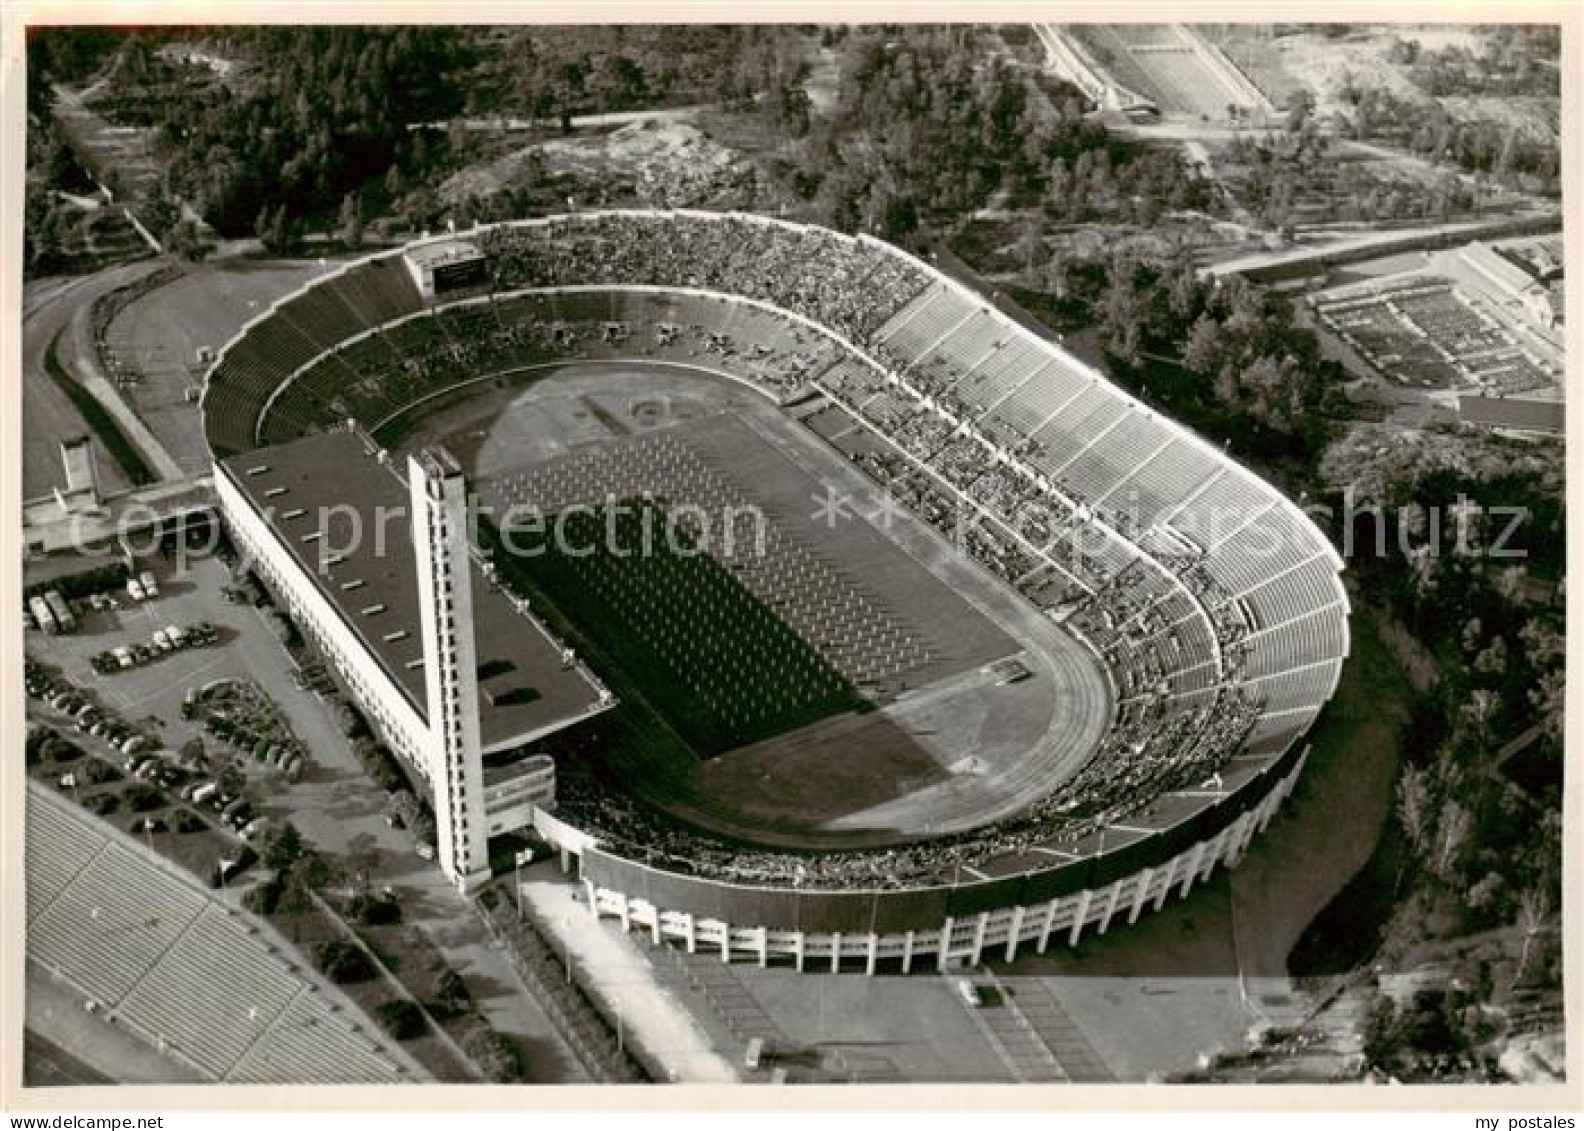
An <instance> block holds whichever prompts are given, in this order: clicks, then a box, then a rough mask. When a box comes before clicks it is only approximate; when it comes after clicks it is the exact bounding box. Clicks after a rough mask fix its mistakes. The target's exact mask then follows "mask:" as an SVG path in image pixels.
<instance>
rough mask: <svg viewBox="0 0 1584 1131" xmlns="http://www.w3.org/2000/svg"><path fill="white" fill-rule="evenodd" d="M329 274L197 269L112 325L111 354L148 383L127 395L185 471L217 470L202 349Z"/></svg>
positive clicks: (303, 268) (215, 346)
mask: <svg viewBox="0 0 1584 1131" xmlns="http://www.w3.org/2000/svg"><path fill="white" fill-rule="evenodd" d="M322 272H323V268H322V267H321V266H320V265H319V264H317V263H314V262H310V261H280V262H268V263H253V262H228V263H223V264H207V265H204V264H192V265H188V266H187V267H186V268H185V269H184V271H183V273H182V274H181V275H180V276H179V277H177V278H176V279H175V280H173V281H172V282H170V283H167V284H166V285H165V286H163V287H159V288H156V289H155V290H153V291H151V292H150V293H148V294H147V295H144V296H143V297H141V298H139V299H137V300H136V301H134V302H132V303H131V304H129V305H128V306H126V307H125V308H124V309H123V310H122V311H121V312H120V313H119V314H117V315H116V317H115V318H114V319H113V320H112V321H111V323H110V325H109V327H108V329H107V330H106V333H105V338H106V350H107V352H108V353H109V354H110V355H111V356H112V357H114V358H116V359H117V360H119V361H120V363H121V364H122V366H123V367H124V368H125V370H126V371H128V372H131V373H135V374H138V375H139V377H140V379H139V380H137V381H136V382H135V383H134V384H132V385H130V386H129V387H128V388H127V390H126V392H125V394H124V395H125V396H126V398H127V400H128V401H129V402H130V403H131V405H132V407H133V408H134V409H135V410H136V411H137V414H138V416H139V417H141V418H142V420H143V422H144V423H145V424H147V425H148V427H149V430H150V431H151V432H153V433H154V435H155V436H156V437H157V438H158V439H159V441H160V443H161V444H162V445H164V447H165V450H166V451H168V452H169V453H170V454H171V457H172V458H173V459H175V460H176V462H177V463H178V464H180V465H181V468H182V470H183V471H186V472H188V473H190V474H199V473H202V472H204V471H206V470H207V469H208V466H209V450H208V447H207V446H206V445H205V444H204V439H203V422H202V419H201V417H200V415H199V411H198V402H197V398H196V392H197V390H198V388H199V387H200V386H201V383H202V378H203V370H204V368H205V367H204V366H203V365H202V364H201V363H200V362H199V361H198V351H199V350H200V349H202V348H208V349H210V350H215V351H218V350H219V349H220V347H221V346H223V345H224V344H225V343H226V342H227V341H229V340H230V338H231V337H232V335H234V334H235V333H236V332H237V331H238V330H239V329H241V328H242V325H243V323H245V322H247V321H248V320H249V319H252V318H256V317H257V316H258V315H260V314H262V313H263V312H264V311H265V310H266V309H268V307H269V305H270V303H272V302H274V301H275V300H276V299H277V298H280V297H281V296H282V295H285V294H288V293H290V292H291V291H293V290H295V289H297V288H298V287H300V286H302V285H303V284H305V283H307V282H308V281H309V280H310V279H311V278H313V277H315V276H317V275H319V274H321V273H322Z"/></svg>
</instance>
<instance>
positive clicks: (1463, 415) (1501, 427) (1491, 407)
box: [1458, 397, 1567, 436]
mask: <svg viewBox="0 0 1584 1131" xmlns="http://www.w3.org/2000/svg"><path fill="white" fill-rule="evenodd" d="M1566 415H1567V414H1566V412H1565V411H1564V406H1563V403H1562V402H1561V401H1531V400H1523V399H1521V398H1519V397H1459V398H1458V417H1459V419H1461V420H1462V421H1463V423H1464V424H1474V425H1477V426H1479V427H1481V428H1489V429H1491V430H1492V431H1496V432H1518V433H1523V434H1528V435H1546V436H1560V435H1562V433H1563V431H1564V430H1565V428H1566V426H1567V421H1566Z"/></svg>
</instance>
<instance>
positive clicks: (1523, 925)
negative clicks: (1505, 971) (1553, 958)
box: [1512, 888, 1551, 986]
mask: <svg viewBox="0 0 1584 1131" xmlns="http://www.w3.org/2000/svg"><path fill="white" fill-rule="evenodd" d="M1550 918H1551V897H1550V896H1548V895H1547V894H1546V893H1545V892H1544V891H1542V890H1541V889H1539V888H1529V889H1528V890H1527V891H1525V892H1524V893H1523V894H1522V895H1521V896H1519V897H1518V930H1519V931H1520V932H1521V933H1522V934H1523V948H1522V949H1521V950H1520V951H1519V952H1518V968H1517V969H1516V970H1514V971H1513V979H1512V984H1513V985H1514V986H1517V985H1518V984H1519V983H1520V982H1522V981H1523V976H1524V971H1525V970H1526V969H1527V968H1528V966H1529V952H1530V949H1531V948H1532V947H1533V945H1534V940H1535V936H1537V935H1538V934H1539V933H1540V932H1541V930H1543V929H1544V928H1545V925H1546V921H1547V920H1548V919H1550Z"/></svg>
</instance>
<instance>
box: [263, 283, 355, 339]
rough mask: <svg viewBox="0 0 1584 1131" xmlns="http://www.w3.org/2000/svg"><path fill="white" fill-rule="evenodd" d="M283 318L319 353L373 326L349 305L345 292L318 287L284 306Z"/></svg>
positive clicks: (285, 303)
mask: <svg viewBox="0 0 1584 1131" xmlns="http://www.w3.org/2000/svg"><path fill="white" fill-rule="evenodd" d="M278 316H279V317H283V318H285V319H286V320H287V321H289V322H290V323H291V324H292V327H293V328H294V329H295V330H296V331H297V332H298V333H299V334H301V335H302V336H303V337H304V338H305V339H307V340H308V341H309V342H311V343H312V344H313V348H314V351H315V352H316V353H322V352H323V351H325V350H328V349H334V348H335V347H336V346H338V345H340V344H341V343H342V342H343V341H345V340H346V339H347V338H350V337H352V336H354V335H356V334H361V333H362V332H363V331H364V330H369V329H372V327H371V326H370V325H369V324H368V323H367V322H365V321H364V320H363V316H362V315H360V314H359V313H358V312H357V311H355V310H353V309H352V308H351V307H350V306H348V305H347V303H346V299H344V298H342V297H341V292H340V291H339V290H335V289H333V288H330V287H314V288H313V289H312V290H309V291H304V292H302V293H300V294H298V295H297V296H296V297H294V298H291V299H288V300H287V301H286V302H283V303H281V306H280V310H279V312H278Z"/></svg>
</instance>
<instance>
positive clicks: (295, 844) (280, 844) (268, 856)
mask: <svg viewBox="0 0 1584 1131" xmlns="http://www.w3.org/2000/svg"><path fill="white" fill-rule="evenodd" d="M302 851H303V842H302V836H301V835H300V834H299V833H298V832H297V830H296V829H295V828H293V827H292V825H291V824H290V822H287V823H284V824H282V825H280V826H278V827H277V828H275V829H274V830H272V831H271V832H270V834H269V836H268V838H267V839H266V840H265V842H264V853H263V859H264V866H265V867H266V868H273V869H275V871H277V872H284V871H286V870H287V869H288V868H290V867H291V866H292V865H293V864H295V863H296V862H297V858H298V857H299V856H301V855H302Z"/></svg>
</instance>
